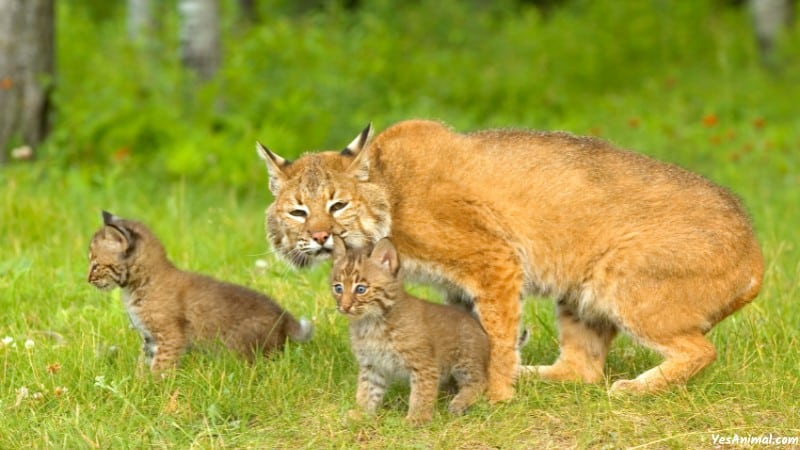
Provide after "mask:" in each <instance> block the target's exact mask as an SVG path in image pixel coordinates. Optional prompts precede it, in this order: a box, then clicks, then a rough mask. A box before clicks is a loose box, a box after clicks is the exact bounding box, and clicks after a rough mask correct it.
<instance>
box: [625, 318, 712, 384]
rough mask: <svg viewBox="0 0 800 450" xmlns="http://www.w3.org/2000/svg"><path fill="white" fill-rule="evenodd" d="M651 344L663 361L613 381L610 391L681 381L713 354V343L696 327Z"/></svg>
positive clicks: (699, 368)
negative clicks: (631, 378)
mask: <svg viewBox="0 0 800 450" xmlns="http://www.w3.org/2000/svg"><path fill="white" fill-rule="evenodd" d="M652 347H653V348H656V349H657V350H659V351H660V352H661V353H662V354H663V355H664V356H665V358H666V359H665V360H664V362H662V363H661V364H659V365H658V366H656V367H653V368H652V369H650V370H648V371H646V372H644V373H642V374H641V375H639V376H638V377H636V378H635V379H633V380H618V381H616V382H614V384H612V385H611V392H612V393H621V392H631V393H647V392H656V391H660V390H663V389H666V388H667V387H669V385H671V384H683V383H685V382H686V381H687V380H688V379H689V378H691V377H692V376H694V375H695V374H696V373H698V372H700V371H701V370H702V369H703V368H704V367H706V366H708V365H709V364H711V363H712V362H714V360H715V359H716V358H717V352H716V350H715V349H714V346H713V345H712V344H711V342H709V340H708V339H706V337H705V336H703V334H702V333H701V332H700V331H697V332H695V333H692V334H687V335H684V336H678V337H675V338H673V339H671V340H669V342H665V343H658V344H656V345H652Z"/></svg>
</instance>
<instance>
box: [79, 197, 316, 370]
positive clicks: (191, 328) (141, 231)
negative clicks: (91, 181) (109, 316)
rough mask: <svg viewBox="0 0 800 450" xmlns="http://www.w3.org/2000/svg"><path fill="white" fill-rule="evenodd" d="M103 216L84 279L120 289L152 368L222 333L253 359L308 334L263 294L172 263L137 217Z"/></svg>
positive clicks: (166, 366) (233, 347) (219, 337)
mask: <svg viewBox="0 0 800 450" xmlns="http://www.w3.org/2000/svg"><path fill="white" fill-rule="evenodd" d="M103 221H104V224H103V226H102V227H101V228H100V229H99V230H98V231H97V232H96V233H95V234H94V236H93V237H92V240H91V243H90V244H89V276H88V281H89V283H91V284H92V285H94V286H95V287H97V288H99V289H104V290H108V289H113V288H115V287H119V288H121V289H122V300H123V303H124V305H125V309H126V310H127V312H128V316H129V318H130V321H131V324H132V325H133V326H134V327H135V328H136V329H137V331H138V332H139V334H140V335H141V337H142V341H143V346H142V354H143V356H144V359H145V363H146V364H147V366H148V367H149V368H150V369H151V370H152V371H153V372H157V373H163V372H164V371H166V370H168V369H171V368H173V367H175V366H176V365H177V363H178V359H179V357H180V355H181V354H182V353H183V352H184V351H185V350H186V349H187V348H188V347H189V345H190V344H192V343H195V342H196V343H208V342H210V341H216V340H221V341H222V342H223V343H224V344H225V345H226V346H227V347H228V348H230V349H231V350H234V351H236V352H238V353H239V354H241V355H242V356H243V357H244V358H246V359H248V360H251V359H252V358H253V356H254V354H255V352H262V353H264V354H265V355H269V354H271V353H272V352H274V351H277V350H280V349H281V348H283V346H284V343H285V341H286V338H287V337H288V338H291V339H293V340H296V341H305V340H308V339H310V338H311V334H312V327H311V323H310V322H308V321H307V320H306V319H301V320H300V321H297V320H295V318H294V317H292V315H291V314H289V313H287V312H286V311H284V310H283V309H281V307H280V306H278V305H277V304H276V303H275V302H274V301H273V300H271V299H270V298H268V297H267V296H265V295H263V294H261V293H258V292H256V291H253V290H250V289H247V288H245V287H243V286H238V285H235V284H230V283H225V282H222V281H218V280H215V279H212V278H209V277H206V276H203V275H199V274H196V273H192V272H187V271H183V270H180V269H178V268H176V267H175V266H174V265H173V264H172V263H171V262H170V261H169V260H168V259H167V256H166V253H165V251H164V247H163V246H162V245H161V242H159V240H158V239H157V238H156V237H155V235H153V233H151V232H150V230H149V229H148V228H147V227H145V226H144V225H143V224H141V223H139V222H135V221H132V220H125V219H121V218H119V217H116V216H114V215H112V214H110V213H107V212H103Z"/></svg>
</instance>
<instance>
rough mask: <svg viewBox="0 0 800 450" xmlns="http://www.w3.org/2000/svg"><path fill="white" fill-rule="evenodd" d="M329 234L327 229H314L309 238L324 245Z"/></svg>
mask: <svg viewBox="0 0 800 450" xmlns="http://www.w3.org/2000/svg"><path fill="white" fill-rule="evenodd" d="M330 235H331V234H330V233H328V232H327V231H314V232H313V233H311V239H313V240H315V241H316V242H317V244H319V245H325V241H327V240H328V237H330Z"/></svg>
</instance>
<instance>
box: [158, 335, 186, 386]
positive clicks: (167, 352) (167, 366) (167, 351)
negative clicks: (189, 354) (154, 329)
mask: <svg viewBox="0 0 800 450" xmlns="http://www.w3.org/2000/svg"><path fill="white" fill-rule="evenodd" d="M155 341H156V343H157V345H154V346H153V347H152V349H153V362H152V364H151V365H150V370H151V371H152V372H153V373H158V374H161V376H162V377H163V376H165V375H166V373H167V372H168V371H170V370H172V369H174V368H175V367H177V365H178V360H179V359H180V357H181V354H182V353H183V351H184V349H185V348H186V344H187V343H186V338H185V337H184V336H183V335H176V336H169V337H164V336H157V337H156V338H155Z"/></svg>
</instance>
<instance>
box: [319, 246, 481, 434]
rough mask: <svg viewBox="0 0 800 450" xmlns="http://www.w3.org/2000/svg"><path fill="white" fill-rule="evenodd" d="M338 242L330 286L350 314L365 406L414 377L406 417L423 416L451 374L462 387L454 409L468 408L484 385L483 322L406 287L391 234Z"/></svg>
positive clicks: (430, 411)
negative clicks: (360, 242) (371, 242)
mask: <svg viewBox="0 0 800 450" xmlns="http://www.w3.org/2000/svg"><path fill="white" fill-rule="evenodd" d="M333 245H334V247H333V257H334V265H333V269H332V271H331V289H332V291H333V296H334V298H335V299H336V305H337V308H338V310H339V312H341V313H342V314H344V315H345V316H346V317H347V318H348V319H349V320H350V342H351V345H352V349H353V353H354V354H355V356H356V359H357V360H358V365H359V374H358V390H357V393H356V402H357V403H358V405H359V407H360V408H361V409H362V410H363V411H366V412H368V413H373V412H374V411H375V410H376V409H377V407H378V406H379V405H380V402H381V400H382V399H383V396H384V394H385V392H386V389H387V388H388V387H389V385H390V384H391V383H392V382H393V381H395V380H404V381H410V384H411V394H410V398H409V409H408V414H407V416H406V419H407V420H408V421H410V422H412V423H414V424H420V423H424V422H427V421H429V420H430V419H431V417H432V414H433V409H434V402H435V400H436V393H437V390H438V387H439V385H440V383H442V382H445V381H448V380H450V379H453V380H454V381H455V383H456V385H457V387H458V393H457V394H456V396H455V397H454V398H453V399H452V401H451V402H450V405H449V408H448V409H449V411H450V412H451V413H454V414H461V413H463V412H464V411H465V410H466V409H467V408H468V407H469V406H470V405H471V404H473V403H474V402H475V401H476V400H477V399H478V397H479V396H480V395H481V393H482V392H483V391H484V389H485V386H486V370H487V366H488V362H489V338H488V336H487V335H486V332H485V331H484V330H483V328H482V327H481V326H480V324H479V322H478V321H477V320H476V319H475V318H473V317H472V316H471V315H470V314H468V313H467V312H465V311H464V310H462V309H461V308H457V307H455V306H444V305H438V304H434V303H429V302H426V301H424V300H420V299H418V298H415V297H412V296H410V295H408V294H407V293H405V292H404V290H403V284H402V280H401V278H399V276H398V271H399V258H398V256H397V252H396V250H395V249H394V246H393V245H392V243H391V241H390V240H389V239H382V240H381V241H379V242H378V243H377V244H376V245H375V247H374V248H372V246H369V247H368V248H366V249H362V250H347V249H346V248H345V243H344V241H343V240H342V239H341V238H339V237H338V236H334V237H333Z"/></svg>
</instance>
